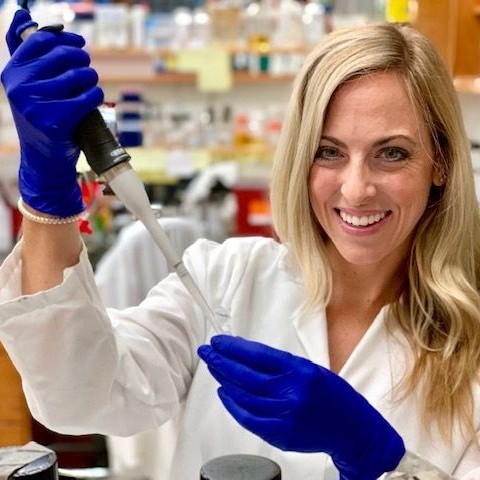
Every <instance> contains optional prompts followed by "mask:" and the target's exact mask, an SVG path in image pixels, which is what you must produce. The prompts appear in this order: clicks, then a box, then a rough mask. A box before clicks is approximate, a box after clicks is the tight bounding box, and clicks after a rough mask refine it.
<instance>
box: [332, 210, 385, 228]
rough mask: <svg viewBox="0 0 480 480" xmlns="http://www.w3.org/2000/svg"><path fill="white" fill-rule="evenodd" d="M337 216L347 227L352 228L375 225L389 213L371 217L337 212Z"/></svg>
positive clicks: (376, 214)
mask: <svg viewBox="0 0 480 480" xmlns="http://www.w3.org/2000/svg"><path fill="white" fill-rule="evenodd" d="M337 213H338V215H339V216H340V218H341V219H342V220H343V221H344V222H345V223H348V224H349V225H352V226H354V227H370V226H371V225H375V224H376V223H379V222H381V221H382V220H383V219H384V218H385V217H386V216H387V215H388V214H389V213H390V212H389V211H388V210H387V211H383V212H378V213H375V214H372V215H360V216H357V215H350V214H348V213H346V212H344V211H342V210H337Z"/></svg>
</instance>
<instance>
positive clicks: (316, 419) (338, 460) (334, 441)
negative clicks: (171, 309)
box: [198, 335, 405, 480]
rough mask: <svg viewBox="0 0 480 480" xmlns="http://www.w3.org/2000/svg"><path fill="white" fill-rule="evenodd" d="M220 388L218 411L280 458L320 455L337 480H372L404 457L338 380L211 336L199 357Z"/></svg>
mask: <svg viewBox="0 0 480 480" xmlns="http://www.w3.org/2000/svg"><path fill="white" fill-rule="evenodd" d="M198 354H199V356H200V357H201V358H202V359H203V360H204V361H205V362H206V364H207V365H208V369H209V371H210V372H211V374H212V375H213V376H214V377H215V379H216V380H217V381H218V382H219V383H220V385H221V386H220V388H219V389H218V395H219V397H220V399H221V400H222V402H223V404H224V406H225V408H226V409H227V410H228V411H229V412H230V414H231V415H232V416H233V417H234V418H235V419H236V420H237V421H238V423H240V425H242V426H243V427H245V428H246V429H247V430H249V431H251V432H252V433H254V434H256V435H258V436H259V437H261V438H262V439H264V440H265V441H267V442H268V443H270V444H271V445H273V446H275V447H278V448H280V449H282V450H289V451H296V452H325V453H327V454H329V455H330V456H331V458H332V460H333V462H334V463H335V465H336V467H337V468H338V470H339V471H340V474H341V477H342V479H344V480H374V479H376V478H378V477H379V476H381V475H382V474H383V473H385V472H389V471H392V470H394V469H395V467H396V466H397V465H398V463H399V462H400V460H401V459H402V457H403V456H404V454H405V446H404V443H403V440H402V438H401V437H400V435H399V434H398V433H397V432H396V431H395V430H394V428H393V427H392V426H391V425H390V424H389V423H388V422H387V421H386V420H385V419H384V418H383V417H382V415H381V414H380V413H379V412H378V411H377V410H376V409H375V408H374V407H372V406H371V405H370V404H369V403H368V401H367V400H366V399H365V398H364V397H363V396H362V395H360V394H359V393H358V392H357V391H356V390H355V389H353V388H352V387H351V386H350V385H349V384H348V383H347V382H346V381H345V380H343V379H342V378H341V377H340V376H338V375H336V374H335V373H333V372H331V371H330V370H328V369H326V368H323V367H321V366H319V365H316V364H315V363H313V362H311V361H309V360H307V359H305V358H301V357H298V356H295V355H292V354H290V353H288V352H285V351H282V350H277V349H274V348H271V347H268V346H267V345H264V344H262V343H258V342H252V341H248V340H245V339H243V338H240V337H233V336H228V335H218V336H215V337H213V338H212V340H211V344H210V345H202V346H201V347H200V348H199V349H198Z"/></svg>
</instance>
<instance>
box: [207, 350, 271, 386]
mask: <svg viewBox="0 0 480 480" xmlns="http://www.w3.org/2000/svg"><path fill="white" fill-rule="evenodd" d="M198 354H199V356H200V358H201V359H202V360H203V361H204V362H205V363H206V364H207V366H208V369H209V371H210V373H211V374H212V375H213V377H214V378H215V380H217V381H218V382H219V383H223V382H225V381H228V382H230V383H234V384H236V385H243V387H244V388H245V389H246V390H249V391H251V392H252V393H256V394H261V392H262V391H263V390H264V389H265V385H266V384H267V382H268V381H269V379H270V376H269V375H268V374H264V373H262V372H256V371H255V370H253V369H251V368H250V367H247V366H245V365H242V364H241V363H238V362H236V361H235V360H231V359H229V358H226V357H223V356H222V355H220V354H219V353H217V352H216V351H215V350H214V349H213V348H212V347H211V346H208V345H202V346H201V347H200V348H199V349H198Z"/></svg>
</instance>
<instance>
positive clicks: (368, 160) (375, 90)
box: [309, 72, 441, 267]
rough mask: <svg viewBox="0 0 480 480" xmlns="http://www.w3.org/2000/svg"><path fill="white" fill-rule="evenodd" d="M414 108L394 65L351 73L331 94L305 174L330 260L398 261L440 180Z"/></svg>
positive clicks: (427, 140) (405, 249) (359, 262)
mask: <svg viewBox="0 0 480 480" xmlns="http://www.w3.org/2000/svg"><path fill="white" fill-rule="evenodd" d="M432 152H433V150H432V147H431V142H430V139H429V135H428V131H427V128H426V126H425V125H424V123H423V122H422V119H421V115H420V113H419V112H418V111H417V109H416V108H415V107H414V106H413V105H412V103H411V101H410V99H409V96H408V94H407V92H406V88H405V85H404V83H403V80H402V79H401V78H400V77H399V76H398V75H397V74H395V73H394V72H386V73H375V74H372V75H369V76H362V77H358V78H356V79H353V80H351V81H349V82H347V83H346V84H345V85H343V86H342V87H341V88H340V89H339V90H338V91H337V92H336V94H335V95H334V97H333V98H332V100H331V102H330V105H329V108H328V111H327V115H326V118H325V122H324V128H323V131H322V136H321V140H320V145H319V148H318V150H317V154H316V158H315V161H314V163H313V164H312V167H311V170H310V176H309V192H310V201H311V204H312V208H313V210H314V212H315V215H316V217H317V219H318V221H319V223H320V225H321V226H322V228H323V230H324V231H325V233H326V234H327V236H328V239H329V240H328V241H327V254H328V255H329V257H330V259H331V260H333V258H334V257H335V258H338V254H340V256H341V258H343V259H344V260H345V261H346V262H348V263H349V264H353V265H357V266H359V265H370V266H375V265H381V266H383V267H385V266H386V265H399V264H400V263H401V262H402V259H403V258H404V257H405V255H406V252H407V249H408V246H409V241H410V239H411V237H412V232H413V230H414V228H415V226H416V225H417V222H418V221H419V219H420V217H421V216H422V214H423V212H424V211H425V208H426V206H427V202H428V197H429V193H430V189H431V186H432V183H433V184H435V185H440V184H441V176H440V174H439V172H438V171H437V170H436V169H435V168H434V167H433V162H432Z"/></svg>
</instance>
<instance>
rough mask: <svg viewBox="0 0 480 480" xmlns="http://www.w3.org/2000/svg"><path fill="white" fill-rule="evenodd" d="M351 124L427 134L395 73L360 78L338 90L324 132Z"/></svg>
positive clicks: (379, 73) (374, 74)
mask: <svg viewBox="0 0 480 480" xmlns="http://www.w3.org/2000/svg"><path fill="white" fill-rule="evenodd" d="M352 123H354V124H357V125H359V126H363V127H368V126H370V127H372V128H389V129H390V128H408V129H409V130H419V133H421V134H424V133H426V125H425V122H424V121H423V120H422V116H421V114H420V111H419V110H418V108H417V107H416V106H415V105H414V103H413V102H412V100H411V98H410V96H409V94H408V92H407V88H406V86H405V82H404V80H403V78H402V77H401V76H400V75H399V74H397V73H395V72H378V73H372V74H369V75H362V76H359V77H355V78H353V79H351V80H349V81H348V82H346V83H345V84H343V85H342V86H341V87H339V88H338V90H337V91H336V92H335V94H334V95H333V96H332V99H331V100H330V103H329V106H328V109H327V112H326V117H325V124H324V130H325V129H330V128H339V127H341V126H342V125H343V126H345V125H351V124H352ZM420 131H421V132H420Z"/></svg>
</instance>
